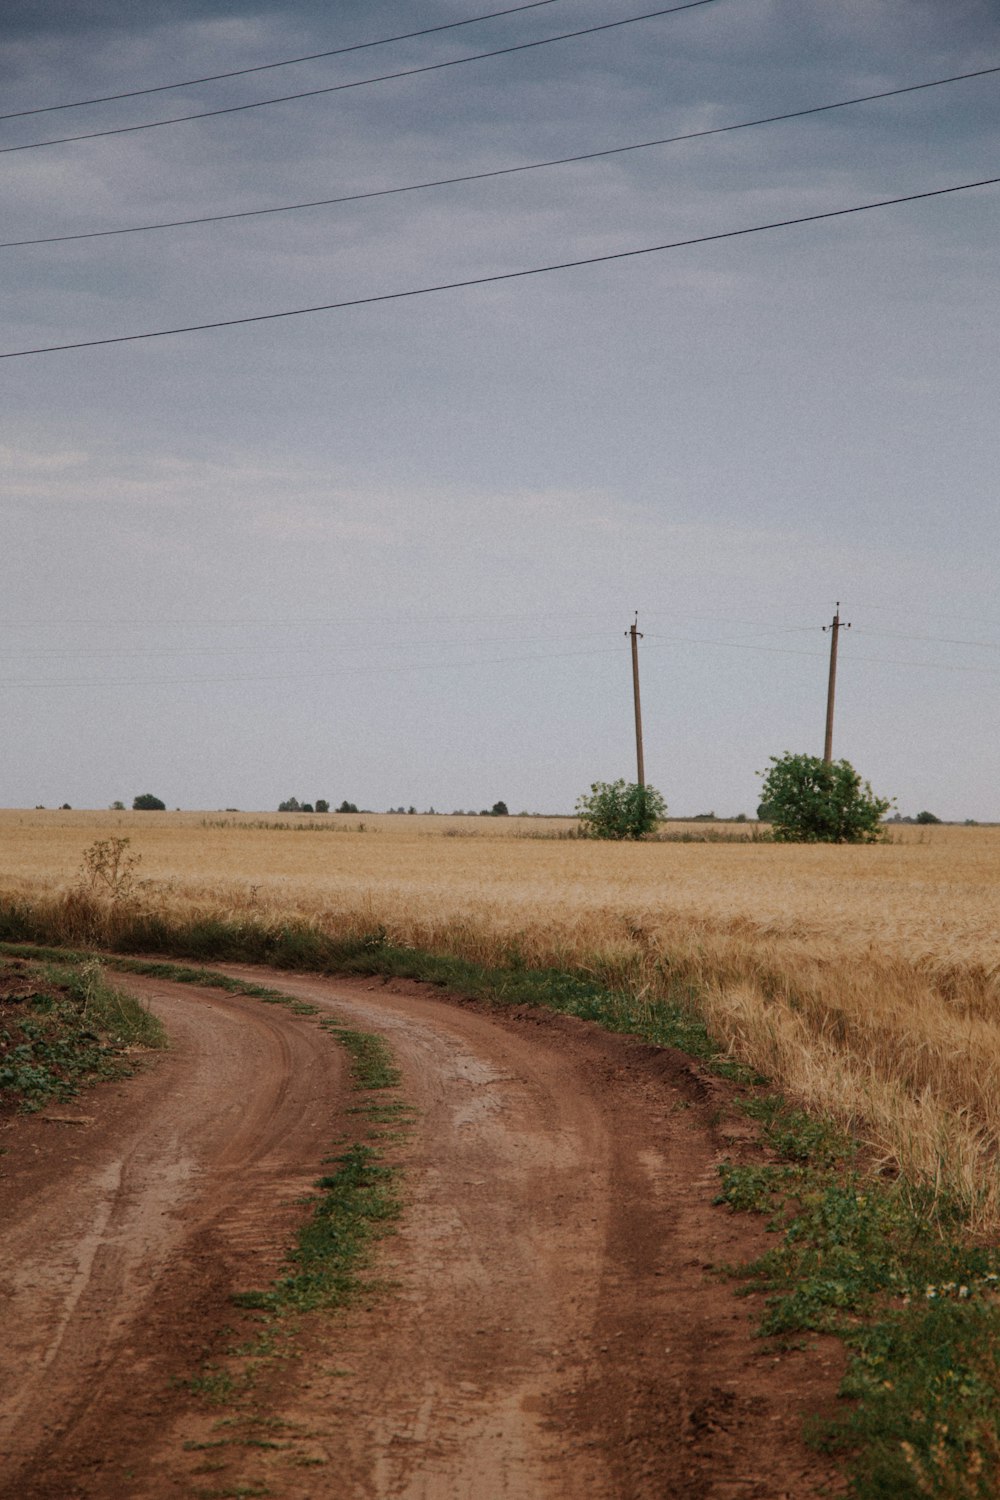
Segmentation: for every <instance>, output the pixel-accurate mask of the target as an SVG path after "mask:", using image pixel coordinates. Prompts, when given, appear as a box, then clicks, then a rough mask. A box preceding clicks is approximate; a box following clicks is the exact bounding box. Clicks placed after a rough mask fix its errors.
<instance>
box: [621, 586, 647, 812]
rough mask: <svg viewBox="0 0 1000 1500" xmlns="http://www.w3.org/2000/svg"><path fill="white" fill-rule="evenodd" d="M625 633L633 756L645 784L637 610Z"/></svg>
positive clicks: (640, 632) (642, 782) (640, 633)
mask: <svg viewBox="0 0 1000 1500" xmlns="http://www.w3.org/2000/svg"><path fill="white" fill-rule="evenodd" d="M625 634H626V635H627V636H630V637H631V639H632V697H633V699H634V702H635V758H636V766H637V770H638V782H639V785H640V786H645V785H646V772H645V768H644V766H643V763H642V710H641V709H640V707H639V642H640V641H641V640H642V631H641V630H640V629H639V611H638V610H636V612H635V620H634V621H633V622H632V625H631V626H630V627H629V629H628V630H626V632H625Z"/></svg>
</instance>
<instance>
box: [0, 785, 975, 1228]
mask: <svg viewBox="0 0 1000 1500" xmlns="http://www.w3.org/2000/svg"><path fill="white" fill-rule="evenodd" d="M573 826H574V825H573V824H572V822H571V820H568V819H540V818H523V819H522V818H514V817H511V818H476V817H440V816H436V817H430V816H419V815H418V816H406V815H403V816H398V815H396V816H386V815H365V814H363V815H360V816H353V815H352V816H350V817H340V816H336V815H332V814H329V815H324V816H321V817H309V816H301V815H288V814H235V813H227V814H222V813H219V814H215V813H206V814H200V813H110V812H108V813H104V812H99V813H89V812H43V811H38V812H0V847H2V850H3V858H2V862H0V895H6V896H16V897H18V898H20V899H22V900H24V899H28V900H30V901H31V902H33V903H40V904H43V905H44V904H46V903H50V902H52V901H53V900H54V899H55V898H57V897H58V896H59V894H60V892H65V890H67V889H68V888H71V887H72V886H73V885H74V884H75V883H77V882H78V880H79V871H80V865H81V859H82V856H83V852H84V850H85V849H86V848H88V847H89V846H90V845H91V844H92V843H93V842H94V841H95V840H97V839H107V838H112V837H117V838H122V837H124V838H128V839H130V841H131V842H130V845H129V849H130V852H131V853H133V854H136V855H138V856H140V861H141V862H140V864H139V866H138V869H137V875H138V876H139V878H140V879H141V880H142V881H143V882H144V883H143V884H142V885H141V886H140V888H139V895H138V899H140V900H142V901H145V902H147V903H152V904H154V905H156V906H157V907H158V908H161V909H164V910H166V911H168V912H173V913H176V914H177V915H178V916H190V915H191V914H193V913H202V914H211V915H214V916H222V917H228V918H230V919H231V918H234V917H236V918H240V917H243V918H246V917H248V916H250V915H253V916H254V917H255V918H257V919H258V920H264V921H267V920H275V921H280V920H286V919H288V918H289V917H295V918H299V919H304V920H306V921H308V922H311V923H315V924H316V925H317V926H319V927H321V928H323V929H324V930H326V931H329V932H331V933H333V934H335V935H338V936H339V935H358V934H360V933H365V932H371V931H372V930H375V929H379V928H382V929H385V931H386V932H387V934H388V936H389V937H390V938H391V939H392V940H394V941H396V942H399V943H403V944H410V945H412V946H414V947H420V948H423V949H428V950H431V951H438V952H449V953H454V954H459V955H461V956H465V957H469V958H472V959H475V960H478V961H480V962H485V963H501V964H502V963H504V962H507V961H510V959H511V957H512V956H513V955H514V954H516V955H517V956H518V958H519V959H520V960H522V961H524V962H526V963H529V964H539V965H546V966H564V965H572V966H577V967H579V966H583V967H584V968H586V969H589V970H591V971H593V972H594V973H595V974H597V975H599V976H600V977H601V978H603V979H605V980H606V981H607V982H609V983H612V984H614V985H615V986H616V987H620V988H623V989H625V990H627V991H628V993H630V994H631V995H632V997H633V1001H632V1003H634V1004H635V1005H636V1006H642V1005H644V1004H646V1003H648V1002H649V1000H651V999H653V998H655V997H658V996H660V995H664V994H666V993H667V992H668V990H670V989H671V987H673V992H674V993H675V994H676V993H677V985H678V983H679V984H680V985H681V986H682V987H689V988H690V990H691V992H692V993H693V994H695V995H696V996H697V999H696V1001H695V1003H696V1004H697V1006H698V1008H699V1009H700V1010H701V1011H702V1013H703V1014H704V1015H705V1017H706V1019H707V1020H708V1023H709V1025H710V1027H711V1029H712V1031H713V1033H714V1035H715V1036H716V1037H717V1038H718V1039H719V1040H720V1041H722V1042H723V1043H724V1044H725V1045H726V1046H727V1047H728V1048H729V1049H730V1050H731V1051H732V1053H733V1054H734V1055H736V1056H738V1057H739V1058H741V1059H742V1060H744V1061H746V1062H749V1063H751V1064H752V1065H754V1066H755V1067H757V1068H759V1069H760V1070H761V1071H762V1072H764V1073H766V1074H768V1075H769V1076H770V1077H771V1078H773V1079H774V1080H775V1082H776V1083H777V1084H779V1085H780V1086H781V1087H782V1088H784V1089H785V1090H786V1091H788V1092H790V1093H791V1094H792V1095H794V1096H796V1097H798V1098H799V1099H801V1100H803V1101H804V1102H807V1103H809V1104H812V1105H815V1106H819V1107H821V1108H823V1109H825V1110H829V1111H832V1112H833V1113H834V1114H836V1115H837V1116H838V1117H839V1118H840V1119H841V1120H842V1121H845V1122H847V1123H849V1124H850V1125H851V1126H852V1128H854V1129H855V1130H856V1131H858V1132H859V1133H860V1134H863V1135H864V1137H865V1138H866V1140H867V1141H868V1142H869V1143H870V1144H871V1145H872V1146H873V1147H874V1148H875V1150H876V1152H877V1153H879V1155H880V1156H881V1157H882V1158H883V1159H884V1160H885V1161H886V1163H888V1164H892V1165H899V1166H901V1167H902V1168H903V1169H904V1170H905V1171H906V1172H907V1173H908V1174H910V1175H916V1176H919V1177H921V1178H924V1179H927V1178H929V1179H931V1180H934V1181H937V1182H940V1183H941V1184H942V1186H947V1187H949V1188H951V1189H957V1190H958V1191H960V1192H961V1194H962V1196H963V1198H964V1199H965V1200H966V1201H967V1203H969V1204H971V1205H974V1206H975V1211H976V1213H977V1215H978V1216H979V1217H980V1218H981V1219H982V1220H983V1221H984V1222H985V1221H994V1222H995V1221H996V1220H997V1219H1000V1165H998V1146H1000V933H998V927H997V897H998V893H1000V829H997V828H976V827H968V828H966V827H962V828H952V827H943V826H941V827H930V828H926V829H925V828H906V827H904V828H902V829H899V830H895V831H894V832H893V834H892V838H891V842H889V843H886V844H882V845H876V846H867V847H861V848H848V847H836V846H824V845H781V844H770V843H766V842H760V841H757V840H752V839H751V832H750V830H751V829H752V827H753V825H748V826H746V827H741V826H740V825H725V824H721V823H720V824H713V825H710V826H709V828H708V829H706V827H705V825H704V824H699V823H695V824H691V825H687V827H686V828H685V827H684V826H683V825H678V824H673V823H672V824H670V825H669V826H668V828H667V830H666V832H667V835H668V837H667V838H666V840H664V841H658V842H650V843H645V844H613V843H600V842H595V841H590V840H580V839H574V838H569V837H567V836H566V835H567V833H568V831H569V830H571V829H572V828H573ZM685 833H686V834H687V835H688V836H690V837H692V838H693V839H696V840H697V841H693V842H680V841H679V839H680V837H681V836H682V835H684V834H685ZM737 840H739V841H737Z"/></svg>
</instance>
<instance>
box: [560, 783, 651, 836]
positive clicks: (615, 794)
mask: <svg viewBox="0 0 1000 1500" xmlns="http://www.w3.org/2000/svg"><path fill="white" fill-rule="evenodd" d="M576 813H577V817H578V818H579V819H580V822H581V823H582V824H583V831H584V834H585V835H586V837H587V838H592V839H641V838H645V836H646V835H647V834H649V833H652V832H653V831H654V829H655V828H656V825H657V824H658V823H659V822H661V821H662V819H663V818H665V817H666V816H667V804H666V803H665V802H664V800H663V797H662V796H661V795H660V793H659V792H658V791H657V790H656V788H655V787H654V786H639V785H638V783H637V782H626V781H624V780H621V779H619V780H618V781H595V782H593V783H592V785H591V788H590V791H589V793H585V794H584V795H583V796H582V797H579V798H578V799H577V804H576Z"/></svg>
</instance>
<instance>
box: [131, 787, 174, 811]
mask: <svg viewBox="0 0 1000 1500" xmlns="http://www.w3.org/2000/svg"><path fill="white" fill-rule="evenodd" d="M166 806H167V804H166V803H165V802H161V801H160V799H159V797H154V796H153V794H152V792H143V793H142V795H141V796H140V797H135V798H133V800H132V811H133V812H165V811H166Z"/></svg>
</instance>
